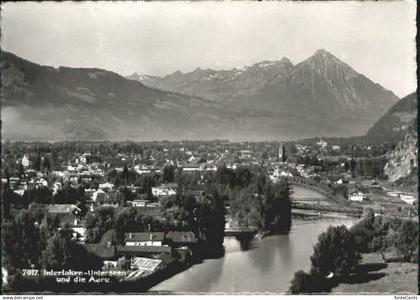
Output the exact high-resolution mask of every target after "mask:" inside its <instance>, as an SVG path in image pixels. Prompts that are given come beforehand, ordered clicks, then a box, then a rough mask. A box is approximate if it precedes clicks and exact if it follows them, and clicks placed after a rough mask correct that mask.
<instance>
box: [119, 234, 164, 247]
mask: <svg viewBox="0 0 420 300" xmlns="http://www.w3.org/2000/svg"><path fill="white" fill-rule="evenodd" d="M164 239H165V233H164V232H128V233H126V234H125V238H124V242H125V245H126V246H157V247H160V246H162V244H163V241H164Z"/></svg>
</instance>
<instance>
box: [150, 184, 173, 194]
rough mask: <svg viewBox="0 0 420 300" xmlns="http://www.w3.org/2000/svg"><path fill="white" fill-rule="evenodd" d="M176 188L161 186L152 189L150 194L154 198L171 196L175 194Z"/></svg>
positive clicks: (166, 185) (169, 185) (168, 185)
mask: <svg viewBox="0 0 420 300" xmlns="http://www.w3.org/2000/svg"><path fill="white" fill-rule="evenodd" d="M176 190H177V186H176V185H175V184H162V185H161V186H155V187H152V194H153V196H155V197H159V196H172V195H175V194H176Z"/></svg>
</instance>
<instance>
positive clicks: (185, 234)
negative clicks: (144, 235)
mask: <svg viewBox="0 0 420 300" xmlns="http://www.w3.org/2000/svg"><path fill="white" fill-rule="evenodd" d="M165 238H166V240H165V243H168V244H170V245H171V246H174V247H180V246H181V247H182V246H191V245H195V244H197V242H198V239H197V238H196V236H195V234H194V233H193V232H191V231H169V232H168V233H167V234H166V236H165Z"/></svg>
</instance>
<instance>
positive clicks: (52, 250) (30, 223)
mask: <svg viewBox="0 0 420 300" xmlns="http://www.w3.org/2000/svg"><path fill="white" fill-rule="evenodd" d="M59 227H60V218H59V217H58V216H57V215H54V216H53V215H49V214H47V213H46V212H45V210H44V209H43V208H40V207H34V208H31V209H22V210H21V211H20V212H19V214H17V215H16V216H15V217H14V218H13V219H12V220H11V221H10V222H7V223H6V222H3V223H2V225H1V242H2V245H1V246H2V251H1V253H2V264H3V265H4V266H6V267H7V268H8V269H26V268H31V267H33V266H35V267H36V268H41V267H43V268H46V269H50V268H52V269H61V268H77V269H84V270H85V269H86V270H87V269H89V268H93V269H97V268H99V267H100V261H99V260H98V258H96V257H95V256H92V255H90V254H88V253H87V252H86V251H85V249H84V248H83V247H82V246H81V245H79V244H77V243H75V241H74V240H73V231H72V230H71V228H69V227H67V226H64V227H63V228H61V229H59Z"/></svg>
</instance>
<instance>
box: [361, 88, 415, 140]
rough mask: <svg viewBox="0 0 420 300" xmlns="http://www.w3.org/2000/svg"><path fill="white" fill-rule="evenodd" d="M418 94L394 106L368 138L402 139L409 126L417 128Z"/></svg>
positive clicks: (411, 95)
mask: <svg viewBox="0 0 420 300" xmlns="http://www.w3.org/2000/svg"><path fill="white" fill-rule="evenodd" d="M416 120H417V93H412V94H410V95H408V96H406V97H404V98H402V99H401V100H400V101H399V102H397V103H396V104H395V105H393V106H392V107H391V108H390V109H389V111H388V112H387V113H386V114H385V115H384V116H382V117H381V118H380V119H379V120H378V121H377V122H376V123H375V125H373V127H372V128H371V129H369V131H368V132H367V136H387V137H389V138H396V139H402V138H403V137H404V135H405V133H406V132H407V130H408V127H409V126H414V127H415V126H416V125H415V123H416Z"/></svg>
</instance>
